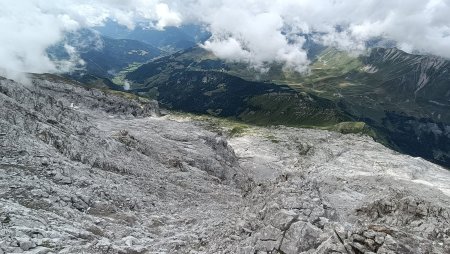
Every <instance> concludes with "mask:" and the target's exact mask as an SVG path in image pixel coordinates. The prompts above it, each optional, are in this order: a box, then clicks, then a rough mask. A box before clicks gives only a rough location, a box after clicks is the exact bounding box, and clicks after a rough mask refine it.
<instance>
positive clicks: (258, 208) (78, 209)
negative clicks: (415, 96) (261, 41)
mask: <svg viewBox="0 0 450 254" xmlns="http://www.w3.org/2000/svg"><path fill="white" fill-rule="evenodd" d="M0 108H1V110H0V223H1V227H0V254H3V253H284V254H288V253H450V213H449V211H450V184H449V183H450V172H449V171H447V170H445V169H443V168H441V167H439V166H436V165H434V164H432V163H430V162H427V161H424V160H422V159H419V158H412V157H410V156H406V155H401V154H398V153H396V152H393V151H391V150H389V149H387V148H385V147H383V146H382V145H380V144H378V143H376V142H374V141H372V140H371V139H370V138H368V137H365V136H359V135H343V134H339V133H333V132H328V131H320V130H311V129H294V128H286V127H276V128H275V127H274V128H259V127H252V128H250V129H249V130H248V131H246V132H245V133H244V134H242V135H240V136H236V137H227V136H224V135H222V134H220V133H217V132H214V131H212V130H210V129H209V128H208V127H207V124H205V123H202V122H197V121H194V120H192V119H189V118H182V117H178V116H170V115H169V116H165V117H160V116H159V109H158V104H157V103H156V102H154V101H149V100H144V99H141V98H137V97H132V96H129V95H125V94H120V93H111V92H105V91H99V90H95V89H86V88H83V87H81V86H79V85H78V84H76V83H72V82H70V81H67V80H64V79H62V78H59V77H56V76H48V75H44V76H35V77H34V79H33V82H32V84H30V85H23V84H19V83H16V82H13V81H10V80H6V79H2V80H0Z"/></svg>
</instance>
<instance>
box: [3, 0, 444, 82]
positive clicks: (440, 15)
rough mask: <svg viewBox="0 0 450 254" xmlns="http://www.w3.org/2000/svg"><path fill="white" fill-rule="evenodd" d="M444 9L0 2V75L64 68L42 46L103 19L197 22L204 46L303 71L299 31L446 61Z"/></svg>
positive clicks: (338, 0)
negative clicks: (384, 44) (384, 42)
mask: <svg viewBox="0 0 450 254" xmlns="http://www.w3.org/2000/svg"><path fill="white" fill-rule="evenodd" d="M449 13H450V0H172V1H170V0H51V1H50V0H20V1H18V0H0V29H1V34H0V75H4V76H9V77H13V76H14V74H15V73H20V72H58V71H66V70H67V69H70V64H71V63H69V62H68V63H61V62H59V63H55V62H52V61H51V60H50V59H49V58H48V57H47V55H46V53H45V50H46V48H48V47H49V46H51V45H53V44H55V43H57V42H58V41H60V40H61V39H62V36H63V34H64V33H65V32H69V31H76V30H77V29H80V28H86V27H93V26H99V25H102V24H103V23H104V22H105V21H106V20H108V19H113V20H115V21H117V22H118V23H120V24H122V25H124V26H127V27H128V28H129V29H133V28H134V26H135V24H136V22H148V24H149V25H150V26H152V27H153V28H154V29H159V30H162V29H164V28H165V27H168V26H180V25H182V24H188V23H189V24H192V23H196V24H203V25H204V26H205V27H206V28H207V29H208V30H210V32H211V34H212V37H211V38H210V39H209V40H208V41H207V42H206V43H205V44H204V45H202V46H203V47H205V48H207V49H209V50H211V51H213V52H214V53H215V54H216V55H217V56H219V57H221V58H223V59H227V60H233V61H245V62H248V63H251V64H252V65H255V66H260V67H262V68H263V67H264V65H265V64H267V63H271V62H278V63H282V64H284V65H285V66H286V67H289V68H293V69H296V70H298V71H302V70H305V67H306V66H307V64H308V60H307V58H306V52H304V51H303V50H302V45H303V43H304V38H303V37H302V36H301V34H308V33H314V34H315V35H316V39H317V40H319V41H321V42H322V43H324V44H326V45H331V46H335V47H338V48H340V49H343V50H348V51H356V52H358V51H362V50H364V45H365V41H367V40H369V39H370V38H373V37H384V38H386V39H389V40H394V41H396V42H397V45H398V47H399V48H401V49H403V50H405V51H408V52H412V51H418V52H422V53H429V54H434V55H439V56H443V57H447V58H450V15H449Z"/></svg>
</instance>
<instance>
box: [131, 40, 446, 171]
mask: <svg viewBox="0 0 450 254" xmlns="http://www.w3.org/2000/svg"><path fill="white" fill-rule="evenodd" d="M316 51H318V52H316ZM316 51H314V52H315V53H314V54H313V56H315V59H314V60H313V62H312V64H311V66H310V68H311V72H310V73H309V74H307V75H305V74H298V73H292V72H287V71H283V69H282V66H278V65H274V66H272V68H271V69H270V70H269V71H268V72H267V73H258V72H256V71H255V70H251V69H249V68H247V67H246V66H245V65H244V64H237V63H227V62H224V61H222V60H220V59H217V58H216V57H215V56H214V55H212V54H211V53H210V52H207V51H205V50H203V49H201V48H193V49H189V50H185V51H182V52H179V53H176V54H173V55H171V56H167V57H163V58H160V59H157V60H154V61H152V62H150V63H148V64H145V65H142V66H141V67H140V68H138V69H136V70H135V71H132V72H130V73H128V74H127V78H128V79H129V80H131V81H133V82H135V84H134V87H135V88H140V85H139V84H146V85H147V86H148V85H149V84H154V86H158V84H159V83H160V82H162V81H163V80H166V78H167V77H169V76H171V75H172V73H188V72H190V71H201V72H206V73H217V72H220V73H227V74H230V75H233V76H237V77H241V78H243V79H245V80H249V81H255V82H258V83H259V84H266V83H273V84H278V85H280V86H282V87H285V86H288V87H290V88H291V89H292V90H293V91H296V92H298V93H299V94H305V93H306V94H308V96H309V97H314V98H315V100H316V101H323V102H326V103H325V104H326V105H328V106H329V107H331V108H333V110H334V111H335V112H340V114H341V115H343V116H345V119H342V118H335V119H336V120H335V123H337V122H339V121H349V120H352V121H363V122H365V123H366V124H367V125H369V126H370V127H371V128H372V129H373V130H374V131H375V132H376V133H377V134H376V135H374V136H376V137H377V139H378V140H379V141H380V142H383V143H384V144H386V145H389V146H390V147H391V148H394V149H396V150H398V151H401V152H404V153H408V154H410V155H413V156H421V157H424V158H426V159H429V160H432V161H434V162H437V163H440V164H442V165H445V166H447V167H450V139H449V138H450V114H449V113H448V112H449V111H448V110H449V109H450V108H449V105H448V102H449V95H450V61H447V60H444V59H441V58H437V57H433V56H420V55H411V54H407V53H405V52H402V51H400V50H398V49H395V48H391V49H387V48H373V49H371V50H370V51H369V52H367V54H366V55H362V56H357V55H352V54H349V53H347V52H342V51H338V50H336V49H333V48H322V49H318V50H316ZM211 75H215V74H211ZM261 80H263V81H264V82H261ZM179 86H182V85H181V84H179V85H178V86H174V87H179ZM164 89H166V90H167V91H168V92H169V91H172V90H171V89H172V88H171V87H165V88H164ZM177 89H179V88H177ZM198 99H199V98H198ZM250 101H253V102H254V101H260V103H259V104H260V105H264V107H263V108H266V109H267V108H271V107H272V109H273V108H277V109H279V110H276V111H272V112H276V113H277V115H280V114H281V113H282V112H284V113H286V112H289V110H283V109H281V108H283V106H282V105H280V103H279V102H283V104H285V105H286V104H288V105H289V104H290V103H289V101H290V100H288V99H286V100H285V99H283V97H278V98H274V97H272V98H267V96H266V99H265V100H261V99H260V100H258V99H253V100H250ZM309 106H311V107H309ZM309 106H307V107H303V108H298V109H299V110H303V111H306V112H308V111H309V110H310V109H311V108H313V107H314V106H315V105H309ZM291 108H292V107H291ZM294 108H295V107H294ZM180 109H183V108H182V107H181V108H180ZM305 109H306V110H305ZM189 110H190V109H189ZM313 115H314V114H309V115H308V114H306V115H305V117H303V118H300V119H296V118H295V117H284V118H281V119H279V120H278V121H274V122H272V123H275V124H288V125H295V124H300V125H301V124H302V121H303V122H304V121H305V119H307V118H308V117H313ZM271 117H273V114H265V115H256V116H255V117H254V118H251V117H242V118H241V119H243V120H248V121H250V122H256V123H265V124H271V122H269V121H267V122H263V121H261V120H262V119H270V118H271ZM318 117H319V118H320V117H322V116H318ZM319 122H320V121H319V120H318V119H316V120H314V121H310V123H313V124H312V125H314V124H317V123H319ZM325 123H328V124H329V122H328V121H325ZM319 125H320V124H319Z"/></svg>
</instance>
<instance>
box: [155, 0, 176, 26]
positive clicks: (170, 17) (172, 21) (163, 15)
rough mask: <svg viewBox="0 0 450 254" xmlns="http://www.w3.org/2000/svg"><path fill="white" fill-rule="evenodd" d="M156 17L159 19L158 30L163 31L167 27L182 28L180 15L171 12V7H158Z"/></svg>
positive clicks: (162, 5) (161, 4) (163, 5)
mask: <svg viewBox="0 0 450 254" xmlns="http://www.w3.org/2000/svg"><path fill="white" fill-rule="evenodd" d="M156 16H157V17H158V22H157V23H156V28H157V29H159V30H163V29H164V28H165V27H167V26H180V25H181V22H182V20H181V17H180V15H179V14H178V13H176V12H173V11H171V10H170V9H169V6H168V5H167V4H164V3H160V4H157V5H156Z"/></svg>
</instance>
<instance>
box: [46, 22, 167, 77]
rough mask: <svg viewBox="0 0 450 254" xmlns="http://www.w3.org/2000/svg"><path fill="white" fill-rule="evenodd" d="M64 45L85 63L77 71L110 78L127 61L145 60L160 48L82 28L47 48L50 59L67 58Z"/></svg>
mask: <svg viewBox="0 0 450 254" xmlns="http://www.w3.org/2000/svg"><path fill="white" fill-rule="evenodd" d="M64 44H67V45H70V46H73V47H74V50H75V52H76V54H78V55H79V57H80V58H81V59H82V60H83V61H84V62H85V65H84V66H81V68H82V70H80V72H82V73H87V74H88V75H94V76H98V77H102V78H106V77H107V78H112V77H114V76H115V75H116V73H118V72H119V71H121V70H122V69H124V68H125V67H127V66H129V65H130V64H134V63H145V62H148V61H150V60H151V59H152V58H155V57H157V56H159V55H160V54H161V51H160V50H159V49H157V48H156V47H153V46H150V45H148V44H145V43H143V42H139V41H135V40H128V39H112V38H109V37H105V36H100V35H99V34H97V33H96V32H94V31H91V30H87V29H85V30H81V31H78V32H76V33H72V34H68V35H67V36H66V38H65V40H64V41H63V42H62V43H60V44H59V45H56V46H54V47H52V48H50V49H49V50H48V51H49V54H50V56H51V57H52V58H53V59H56V60H62V59H70V55H68V54H67V52H66V49H65V48H64Z"/></svg>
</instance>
